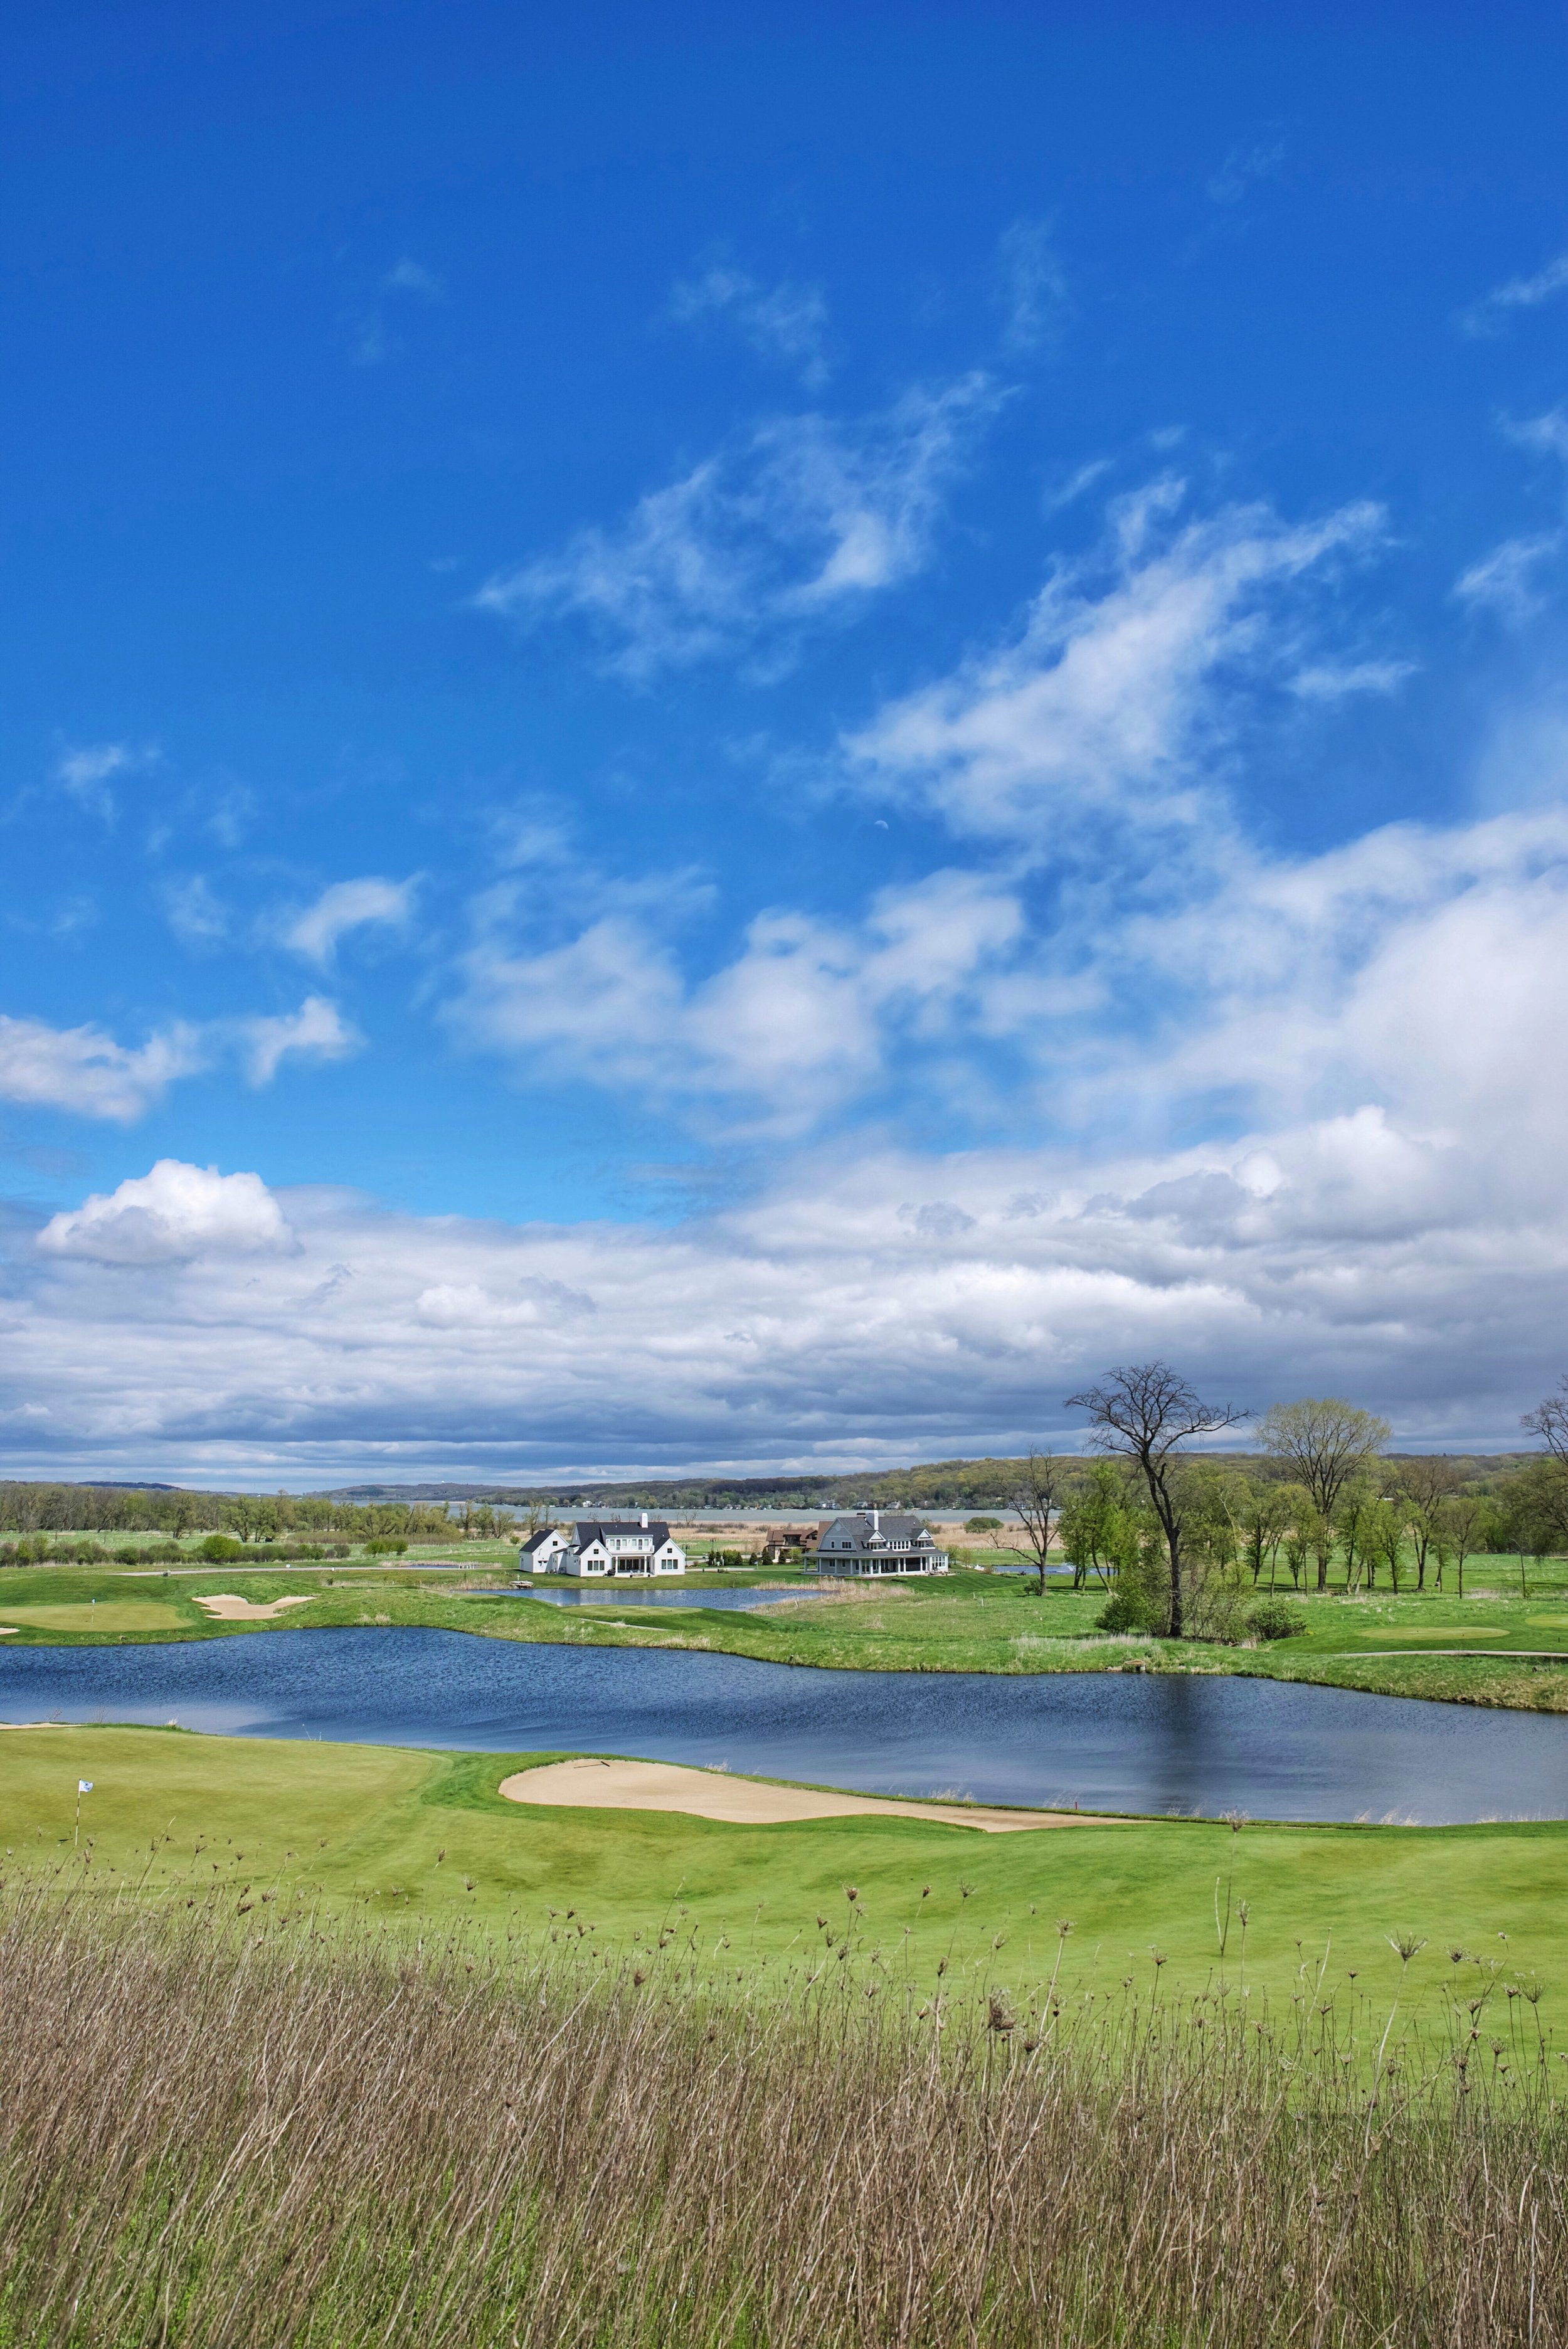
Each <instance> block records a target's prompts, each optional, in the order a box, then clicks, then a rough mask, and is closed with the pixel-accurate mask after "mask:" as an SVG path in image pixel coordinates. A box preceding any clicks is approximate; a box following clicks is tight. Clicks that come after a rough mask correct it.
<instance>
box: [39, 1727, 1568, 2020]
mask: <svg viewBox="0 0 1568 2349" xmlns="http://www.w3.org/2000/svg"><path fill="white" fill-rule="evenodd" d="M549 1758H553V1757H551V1756H539V1755H532V1756H529V1755H515V1754H512V1755H504V1754H420V1753H412V1752H408V1751H404V1750H399V1749H397V1748H390V1747H379V1746H353V1745H325V1744H287V1743H284V1742H274V1741H271V1740H256V1739H244V1738H216V1737H201V1736H196V1735H193V1734H191V1733H184V1732H179V1731H167V1732H166V1731H157V1730H138V1729H125V1728H107V1727H87V1728H77V1727H72V1726H61V1727H51V1728H38V1729H31V1730H8V1731H5V1732H3V1733H0V1848H3V1849H4V1855H5V1868H6V1870H7V1872H8V1873H11V1872H15V1871H25V1872H26V1873H27V1874H33V1873H35V1872H36V1871H42V1872H44V1873H45V1874H46V1875H47V1876H50V1877H53V1878H57V1881H58V1882H59V1883H60V1884H61V1885H63V1886H64V1885H81V1884H84V1883H85V1884H86V1886H87V1887H88V1888H89V1889H92V1890H94V1891H96V1892H97V1893H98V1895H100V1896H101V1897H102V1898H103V1899H106V1900H120V1901H124V1900H126V1899H133V1900H137V1901H141V1900H153V1901H157V1902H160V1903H167V1904H170V1905H172V1906H173V1907H175V1908H177V1909H180V1910H181V1911H183V1910H184V1909H185V1907H186V1904H187V1903H189V1902H192V1901H194V1902H196V1903H197V1904H198V1905H204V1904H209V1903H211V1904H213V1905H214V1909H215V1913H217V1914H219V1915H220V1916H222V1917H223V1918H232V1919H234V1920H237V1921H238V1920H244V1921H245V1922H246V1930H250V1929H251V1927H252V1926H254V1925H263V1924H267V1923H270V1922H271V1921H272V1920H284V1919H294V1920H297V1919H298V1918H300V1917H302V1916H310V1915H312V1914H314V1915H315V1916H316V1917H317V1918H318V1919H319V1918H323V1917H331V1918H333V1919H335V1920H353V1919H360V1920H371V1919H377V1920H394V1921H396V1922H397V1923H398V1924H399V1926H400V1928H402V1929H406V1930H408V1931H410V1932H416V1933H418V1934H424V1935H428V1934H429V1933H430V1932H432V1931H439V1932H443V1933H445V1932H448V1931H456V1932H459V1933H462V1934H468V1933H474V1932H480V1933H490V1934H498V1935H500V1936H503V1937H507V1936H509V1937H511V1938H512V1939H513V1940H528V1941H530V1942H532V1943H538V1942H541V1941H543V1942H549V1941H550V1940H552V1939H553V1940H556V1941H557V1942H558V1943H559V1942H560V1941H562V1940H568V1941H570V1942H571V1943H572V1944H573V1947H574V1948H576V1947H579V1946H580V1945H583V1944H586V1945H589V1946H590V1947H591V1948H592V1949H593V1950H594V1951H602V1952H603V1954H604V1956H605V1959H606V1960H607V1961H610V1962H613V1963H619V1962H621V1961H624V1960H625V1959H627V1958H633V1959H634V1960H635V1961H637V1962H639V1963H642V1962H648V1963H652V1962H655V1960H656V1961H657V1962H658V1963H659V1964H660V1965H661V1966H664V1967H666V1968H672V1969H675V1968H678V1969H680V1970H681V1971H683V1973H684V1974H685V1975H687V1976H689V1975H690V1974H692V1973H693V1972H696V1974H698V1975H700V1976H701V1978H703V1979H709V1980H716V1981H719V1982H722V1981H723V1980H725V1979H726V1978H727V1977H728V1976H729V1975H730V1974H731V1972H732V1971H733V1974H734V1978H735V1979H736V1980H737V1981H738V1982H749V1983H752V1984H758V1983H759V1982H766V1981H767V1980H768V1979H770V1978H772V1975H773V1973H774V1971H775V1970H779V1969H784V1970H800V1971H811V1970H813V1969H816V1968H820V1967H821V1966H824V1965H837V1964H839V1963H841V1962H844V1961H843V1960H842V1959H841V1956H840V1951H841V1950H843V1949H845V1948H846V1946H847V1948H848V1950H849V1953H850V1956H851V1959H852V1960H853V1961H854V1963H855V1964H856V1965H857V1966H858V1967H860V1968H861V1969H863V1970H865V1971H866V1973H867V1978H868V1979H870V1980H874V1981H876V1982H880V1983H882V1984H883V1985H884V1986H887V1985H891V1984H892V1982H895V1981H903V1980H907V1981H908V1982H912V1983H913V1985H914V1986H915V1987H917V1988H918V1989H920V1990H921V1991H922V1992H926V1993H929V1992H932V1991H934V1990H935V1989H937V1987H938V1986H939V1984H940V1985H941V1986H943V1987H944V1989H946V1990H951V1991H954V1992H958V1991H964V1990H974V1989H975V1988H976V1987H978V1986H984V1985H985V1983H988V1982H1004V1983H1006V1984H1010V1985H1013V1986H1015V1987H1024V1986H1026V1985H1028V1984H1030V1983H1037V1982H1038V1981H1039V1980H1040V1979H1041V1978H1042V1976H1044V1975H1045V1974H1047V1973H1048V1971H1049V1970H1050V1968H1051V1967H1052V1966H1053V1964H1055V1963H1056V1961H1057V1955H1058V1949H1059V1940H1058V1930H1057V1928H1058V1920H1062V1921H1070V1923H1071V1926H1072V1931H1071V1933H1070V1935H1069V1936H1068V1943H1067V1948H1066V1951H1064V1952H1062V1955H1063V1958H1064V1961H1065V1976H1064V1978H1065V1979H1068V1980H1071V1981H1074V1982H1084V1981H1086V1980H1088V1981H1090V1982H1099V1983H1102V1984H1104V1985H1106V1986H1109V1987H1119V1986H1120V1984H1121V1983H1123V1982H1127V1981H1131V1982H1134V1983H1137V1982H1142V1983H1143V1984H1144V1985H1145V1986H1146V1987H1150V1988H1152V1987H1153V1986H1154V1984H1155V1981H1156V1977H1157V1976H1158V1977H1159V1982H1160V1987H1161V1991H1162V1992H1164V1991H1167V1990H1170V1989H1173V1988H1175V1987H1176V1986H1178V1985H1182V1986H1185V1987H1186V1988H1188V1989H1191V1988H1193V1987H1195V1986H1201V1985H1202V1983H1204V1982H1206V1981H1208V1980H1209V1979H1210V1978H1211V1977H1212V1975H1213V1973H1214V1971H1215V1970H1216V1967H1217V1964H1218V1960H1219V1947H1218V1941H1217V1937H1216V1930H1215V1915H1214V1911H1215V1898H1216V1887H1218V1892H1219V1899H1220V1902H1221V1905H1222V1907H1223V1903H1224V1899H1225V1897H1226V1892H1227V1889H1228V1892H1229V1897H1230V1901H1231V1908H1232V1925H1231V1930H1230V1941H1229V1949H1228V1952H1227V1958H1228V1970H1229V1974H1230V1977H1231V1979H1232V1980H1234V1979H1235V1978H1236V1973H1237V1967H1238V1961H1240V1960H1241V1959H1242V1957H1243V1954H1244V1961H1245V1979H1246V1980H1247V1982H1250V1983H1252V1984H1253V1986H1254V1987H1255V1988H1258V1989H1260V1990H1261V1989H1265V1988H1266V1989H1267V1990H1268V1991H1269V1992H1271V1993H1272V1994H1274V1995H1275V1996H1278V1997H1288V1996H1290V1995H1293V1994H1303V1992H1304V1990H1305V1985H1306V1984H1307V1983H1308V1982H1315V1980H1316V1979H1317V1976H1318V1970H1319V1968H1320V1966H1321V1967H1323V1968H1324V1969H1325V1971H1324V1973H1323V1977H1322V1980H1323V1985H1324V1993H1325V1994H1328V1993H1332V1994H1335V1995H1337V1996H1339V1997H1341V1998H1343V1999H1346V2000H1354V1999H1357V1998H1360V1997H1367V1998H1369V1999H1370V2000H1371V2001H1372V2002H1373V2003H1374V2005H1376V2004H1377V2002H1387V1999H1388V1998H1390V1997H1391V1996H1392V1995H1393V1994H1394V1992H1396V1990H1397V1988H1398V1982H1399V1978H1400V1974H1401V1963H1400V1961H1399V1959H1398V1956H1397V1955H1396V1954H1395V1952H1394V1951H1393V1950H1392V1948H1391V1947H1390V1945H1389V1943H1390V1937H1406V1938H1410V1937H1414V1938H1415V1939H1417V1940H1425V1943H1426V1947H1425V1949H1424V1950H1423V1951H1421V1952H1420V1954H1419V1956H1418V1958H1416V1959H1415V1960H1413V1961H1412V1962H1411V1965H1410V1969H1409V1975H1410V1980H1409V1983H1408V1990H1409V1993H1410V1995H1411V1996H1418V1997H1420V1998H1421V1999H1423V2000H1424V2001H1426V2002H1428V2003H1429V2006H1430V2008H1431V2010H1432V2013H1433V2014H1434V2015H1437V2014H1439V2013H1447V2012H1448V2011H1449V2007H1450V2006H1451V2002H1452V2000H1453V1998H1454V1997H1455V1995H1456V1994H1461V1993H1462V1994H1463V1995H1465V1996H1470V1995H1474V1994H1476V1993H1477V1991H1478V1990H1486V1989H1489V1988H1490V1991H1491V1994H1492V1995H1493V1996H1494V1997H1495V1996H1497V1995H1498V1994H1499V1992H1500V1991H1501V1989H1502V1988H1505V1987H1506V1985H1507V1984H1508V1983H1509V1982H1522V1983H1528V1984H1530V1985H1532V1987H1533V1986H1536V1985H1539V1984H1544V1985H1545V1994H1544V1996H1543V1998H1542V2003H1541V2006H1540V2008H1539V2010H1538V2013H1539V2014H1540V2018H1541V2020H1542V2023H1543V2025H1546V2026H1551V2025H1552V2024H1553V2023H1554V2022H1555V2021H1556V2019H1557V2013H1556V2011H1557V2007H1558V2004H1559V2003H1560V2002H1561V2003H1562V2005H1563V2017H1562V2020H1563V2024H1564V2026H1565V2030H1568V1958H1565V1956H1564V1950H1563V1939H1562V1930H1561V1920H1562V1917H1563V1903H1564V1899H1565V1898H1568V1826H1559V1825H1544V1826H1541V1825H1507V1824H1504V1825H1493V1826H1484V1827H1455V1828H1424V1829H1420V1828H1418V1829H1403V1828H1390V1827H1363V1828H1340V1829H1328V1828H1264V1827H1256V1826H1244V1827H1243V1828H1242V1829H1241V1831H1240V1832H1239V1833H1233V1831H1232V1830H1231V1828H1230V1827H1228V1826H1224V1825H1222V1824H1221V1825H1214V1824H1212V1823H1209V1822H1201V1821H1192V1822H1189V1821H1175V1820H1160V1821H1146V1822H1132V1823H1128V1824H1125V1825H1124V1824H1116V1823H1107V1824H1106V1825H1104V1826H1100V1825H1094V1826H1080V1827H1072V1828H1066V1829H1058V1830H1044V1831H1040V1832H1036V1833H1027V1834H1012V1835H1000V1836H990V1835H984V1834H981V1833H979V1832H977V1831H975V1830H972V1829H966V1828H962V1827H944V1826H934V1825H932V1824H931V1823H929V1822H926V1821H923V1820H920V1819H916V1818H911V1819H909V1820H907V1821H905V1820H903V1819H898V1818H884V1817H876V1818H851V1819H840V1820H821V1821H813V1822H810V1823H801V1824H791V1825H789V1826H769V1827H742V1826H725V1825H720V1824H717V1823H715V1822H712V1821H708V1820H703V1819H696V1818H689V1817H686V1816H680V1815H676V1814H667V1813H666V1814H660V1813H645V1812H613V1811H576V1810H559V1809H551V1808H547V1807H545V1806H529V1805H526V1804H523V1805H519V1804H514V1803H511V1802H507V1801H505V1800H503V1799H502V1798H501V1797H500V1795H499V1793H498V1792H497V1789H498V1787H499V1785H500V1781H501V1779H502V1778H503V1777H505V1776H506V1775H509V1774H510V1773H511V1772H512V1771H513V1770H516V1769H519V1768H526V1766H527V1765H528V1764H529V1763H530V1762H533V1761H538V1760H541V1759H549ZM78 1777H82V1778H88V1779H90V1780H92V1782H93V1791H92V1792H91V1793H90V1794H89V1795H84V1796H83V1797H82V1820H83V1830H82V1842H81V1845H80V1847H74V1846H73V1843H72V1823H73V1816H74V1812H75V1806H76V1786H77V1778H78ZM851 1888H853V1890H854V1892H855V1894H856V1895H857V1898H856V1899H853V1900H851V1899H850V1898H849V1890H850V1889H851ZM1243 1901H1244V1902H1245V1903H1246V1904H1247V1906H1248V1909H1249V1912H1250V1915H1249V1921H1248V1924H1247V1927H1246V1931H1245V1946H1244V1953H1243V1932H1242V1927H1241V1923H1240V1920H1239V1916H1238V1914H1237V1912H1238V1910H1239V1907H1240V1904H1241V1903H1243ZM820 1920H825V1921H820ZM661 1934H665V1935H666V1936H668V1937H671V1938H669V1940H668V1946H667V1948H666V1949H665V1951H662V1952H661V1951H659V1949H658V1944H659V1940H660V1937H661ZM846 1936H847V1942H846ZM830 1937H831V1938H830ZM1454 1951H1460V1952H1461V1953H1462V1954H1461V1955H1460V1956H1459V1957H1458V1958H1456V1957H1454V1956H1453V1955H1452V1954H1451V1953H1452V1952H1454ZM1157 1957H1158V1958H1159V1959H1160V1960H1161V1961H1164V1962H1163V1963H1161V1964H1159V1965H1157V1964H1156V1958H1157ZM939 1969H940V1970H941V1971H939ZM1564 2044H1565V2045H1568V2036H1565V2038H1564Z"/></svg>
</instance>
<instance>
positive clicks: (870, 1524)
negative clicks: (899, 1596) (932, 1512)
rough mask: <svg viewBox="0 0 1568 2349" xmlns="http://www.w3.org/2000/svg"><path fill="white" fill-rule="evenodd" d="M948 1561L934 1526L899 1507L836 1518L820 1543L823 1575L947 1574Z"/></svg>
mask: <svg viewBox="0 0 1568 2349" xmlns="http://www.w3.org/2000/svg"><path fill="white" fill-rule="evenodd" d="M948 1564H949V1560H948V1556H947V1552H946V1551H945V1550H944V1549H938V1548H937V1547H936V1542H935V1539H934V1536H933V1534H932V1531H931V1528H930V1526H926V1525H923V1524H922V1522H921V1520H920V1519H919V1518H918V1517H910V1516H903V1515H902V1514H901V1513H900V1512H899V1511H898V1510H896V1509H857V1510H856V1511H855V1512H854V1514H853V1516H847V1517H835V1518H834V1519H833V1522H832V1524H831V1525H830V1526H829V1527H828V1528H827V1530H826V1532H825V1533H824V1534H823V1535H822V1537H821V1539H820V1541H819V1542H818V1544H817V1571H818V1572H819V1574H839V1575H852V1574H945V1573H946V1572H947V1568H948Z"/></svg>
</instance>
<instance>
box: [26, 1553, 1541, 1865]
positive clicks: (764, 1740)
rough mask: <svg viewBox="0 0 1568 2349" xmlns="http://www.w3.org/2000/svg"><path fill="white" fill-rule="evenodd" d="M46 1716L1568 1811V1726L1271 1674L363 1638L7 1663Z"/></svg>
mask: <svg viewBox="0 0 1568 2349" xmlns="http://www.w3.org/2000/svg"><path fill="white" fill-rule="evenodd" d="M737 1595H740V1594H737ZM746 1595H748V1596H749V1595H750V1594H746ZM51 1713H58V1714H59V1715H61V1716H62V1717H64V1718H67V1719H70V1720H76V1721H91V1720H105V1721H151V1722H165V1721H168V1720H170V1718H171V1717H172V1718H176V1719H178V1720H179V1721H181V1723H184V1724H185V1725H186V1726H188V1727H191V1728H197V1729H207V1730H212V1731H221V1732H228V1733H239V1732H242V1733H244V1734H245V1735H247V1736H253V1737H322V1738H329V1739H344V1740H350V1741H356V1742H363V1743H371V1744H397V1745H416V1746H444V1747H466V1748H470V1749H479V1750H483V1751H489V1752H503V1753H523V1752H528V1751H537V1750H540V1749H550V1750H555V1751H559V1750H561V1749H562V1748H565V1749H568V1750H573V1749H580V1750H585V1751H590V1752H600V1753H612V1754H645V1755H648V1756H650V1757H652V1758H654V1759H657V1760H664V1761H675V1762H695V1763H707V1764H717V1763H727V1764H729V1766H730V1767H731V1768H733V1769H737V1770H751V1771H756V1772H758V1773H760V1774H763V1775H770V1776H777V1777H782V1778H801V1779H807V1780H814V1781H818V1782H820V1783H825V1784H829V1785H844V1786H858V1787H862V1788H864V1789H866V1790H867V1791H869V1792H874V1793H890V1794H906V1795H918V1794H932V1793H940V1792H947V1791H958V1792H961V1793H965V1794H969V1795H975V1797H976V1798H978V1799H980V1800H982V1801H989V1802H1006V1803H1058V1802H1067V1803H1071V1802H1073V1801H1074V1800H1077V1801H1078V1802H1079V1803H1081V1805H1082V1806H1083V1807H1084V1808H1085V1809H1093V1810H1124V1811H1141V1812H1161V1811H1179V1812H1191V1811H1198V1812H1202V1813H1206V1814H1208V1815H1210V1816H1218V1815H1220V1814H1222V1813H1223V1812H1225V1811H1229V1810H1244V1811H1246V1812H1248V1813H1249V1814H1250V1815H1251V1816H1254V1817H1264V1818H1277V1819H1325V1820H1335V1819H1354V1818H1357V1817H1359V1816H1372V1817H1375V1818H1381V1817H1385V1816H1390V1815H1392V1816H1398V1817H1406V1816H1411V1817H1415V1818H1418V1819H1421V1820H1424V1821H1427V1822H1429V1823H1438V1822H1446V1821H1458V1820H1466V1819H1477V1818H1486V1817H1491V1816H1530V1817H1550V1818H1561V1817H1564V1816H1568V1720H1560V1719H1557V1718H1555V1717H1553V1716H1550V1715H1545V1714H1540V1713H1501V1712H1496V1713H1493V1712H1486V1711H1483V1710H1481V1709H1480V1708H1479V1707H1474V1706H1460V1705H1444V1704H1430V1703H1422V1702H1414V1701H1408V1700H1400V1699H1398V1698H1394V1697H1372V1696H1359V1695H1353V1694H1351V1693H1350V1692H1348V1691H1346V1690H1342V1689H1322V1688H1305V1687H1300V1686H1291V1685H1289V1684H1285V1683H1280V1682H1269V1681H1248V1680H1229V1679H1220V1678H1215V1679H1202V1680H1198V1679H1193V1680H1188V1679H1184V1678H1180V1677H1175V1676H1172V1677H1170V1678H1166V1677H1163V1676H1160V1675H1155V1676H1150V1677H1148V1678H1132V1677H1130V1676H1129V1677H1122V1676H1119V1675H1118V1676H1115V1677H1112V1676H1108V1675H1105V1674H1090V1673H1077V1674H1060V1675H1057V1674H1041V1675H1038V1676H1028V1677H1023V1676H1020V1677H1016V1678H1001V1677H995V1676H992V1675H989V1674H985V1673H977V1672H962V1673H958V1672H955V1673H941V1672H931V1673H900V1672H834V1671H821V1670H819V1669H817V1668H814V1667H791V1666H786V1665H779V1664H762V1663H756V1662H753V1661H749V1660H748V1659H747V1658H743V1657H736V1656H718V1655H699V1654H690V1653H688V1654H682V1653H679V1652H670V1651H647V1650H645V1651H633V1650H630V1649H624V1648H621V1649H616V1648H600V1647H594V1648H592V1649H588V1648H577V1647H573V1648H556V1647H547V1646H541V1647H532V1646H526V1645H522V1644H519V1643H514V1642H511V1641H509V1640H475V1639H469V1638H465V1637H464V1636H463V1635H462V1634H461V1633H460V1632H454V1631H431V1630H368V1629H367V1630H358V1629H356V1630H319V1631H305V1630H299V1631H289V1632H284V1633H267V1634H261V1635H252V1636H247V1637H243V1638H232V1639H226V1640H198V1641H191V1642H188V1643H185V1644H176V1645H168V1646H149V1647H124V1648H120V1647H116V1648H31V1649H22V1650H12V1651H10V1652H9V1653H4V1654H0V1719H5V1720H12V1721H18V1720H31V1721H36V1720H40V1719H44V1718H46V1717H47V1716H48V1715H50V1714H51Z"/></svg>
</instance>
